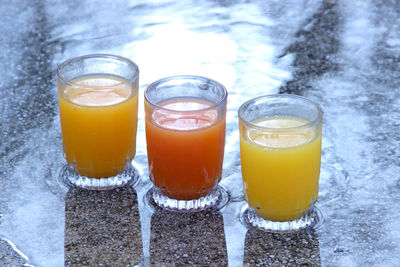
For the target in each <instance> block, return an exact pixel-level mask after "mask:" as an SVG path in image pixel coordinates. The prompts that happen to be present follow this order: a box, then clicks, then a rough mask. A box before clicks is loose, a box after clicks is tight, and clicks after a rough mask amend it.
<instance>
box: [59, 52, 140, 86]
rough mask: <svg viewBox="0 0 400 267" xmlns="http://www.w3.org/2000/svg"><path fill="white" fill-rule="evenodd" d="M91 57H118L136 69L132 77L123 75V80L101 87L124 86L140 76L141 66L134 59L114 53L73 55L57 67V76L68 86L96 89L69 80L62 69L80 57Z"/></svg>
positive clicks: (117, 58)
mask: <svg viewBox="0 0 400 267" xmlns="http://www.w3.org/2000/svg"><path fill="white" fill-rule="evenodd" d="M91 58H98V59H101V58H103V59H116V60H118V61H120V62H125V63H127V64H128V65H131V66H133V68H134V70H135V71H134V72H133V74H132V75H131V76H130V77H128V78H125V77H123V79H124V81H123V82H118V83H116V84H113V85H107V86H99V89H105V88H107V89H112V88H117V87H120V86H124V85H126V84H130V83H131V82H133V81H135V80H136V79H137V78H138V77H139V67H138V65H137V64H136V63H135V62H133V61H132V60H130V59H129V58H126V57H122V56H117V55H113V54H88V55H83V56H77V57H72V58H69V59H67V60H65V61H63V62H62V63H61V64H60V65H58V67H57V71H56V74H57V78H58V79H59V80H61V81H62V82H63V83H64V84H66V85H68V86H71V87H74V88H80V89H87V90H93V89H95V88H94V87H93V86H82V85H80V84H77V83H74V82H71V81H67V80H66V79H65V78H64V77H63V75H61V70H62V69H63V68H64V67H65V66H66V65H68V64H70V63H71V62H73V61H76V60H80V59H91ZM99 74H102V73H99ZM103 74H111V73H103Z"/></svg>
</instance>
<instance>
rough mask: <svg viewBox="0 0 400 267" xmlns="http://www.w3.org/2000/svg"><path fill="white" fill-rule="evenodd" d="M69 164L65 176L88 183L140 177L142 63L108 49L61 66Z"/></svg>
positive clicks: (99, 185) (104, 185)
mask: <svg viewBox="0 0 400 267" xmlns="http://www.w3.org/2000/svg"><path fill="white" fill-rule="evenodd" d="M57 81H58V100H59V107H60V123H61V132H62V139H63V149H64V157H65V159H66V161H67V164H66V165H65V166H64V167H63V169H62V170H61V173H60V179H61V180H62V181H63V182H65V183H67V184H69V185H73V186H77V187H81V188H87V189H112V188H115V187H119V186H123V185H125V184H128V183H133V182H135V181H137V180H138V177H137V175H136V170H135V168H134V167H133V166H132V160H133V157H134V156H135V153H136V129H137V112H138V83H139V69H138V67H137V65H136V64H135V63H133V62H132V61H131V60H129V59H127V58H123V57H120V56H114V55H107V54H93V55H85V56H80V57H76V58H72V59H68V60H66V61H65V62H64V63H62V64H61V65H60V66H59V67H58V69H57Z"/></svg>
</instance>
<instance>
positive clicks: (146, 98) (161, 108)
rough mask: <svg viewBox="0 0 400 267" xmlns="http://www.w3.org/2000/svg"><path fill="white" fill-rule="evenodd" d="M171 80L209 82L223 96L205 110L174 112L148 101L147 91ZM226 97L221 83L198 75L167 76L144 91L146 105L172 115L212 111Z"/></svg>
mask: <svg viewBox="0 0 400 267" xmlns="http://www.w3.org/2000/svg"><path fill="white" fill-rule="evenodd" d="M171 80H202V81H210V82H212V83H214V84H215V85H217V86H218V87H219V88H221V89H222V91H223V95H222V97H221V98H219V99H218V100H217V101H216V103H215V104H214V105H212V106H209V107H207V108H199V109H191V110H176V109H170V108H165V107H163V106H160V105H158V104H155V103H153V102H152V101H150V99H149V97H148V91H149V90H150V89H152V88H155V87H156V86H158V85H160V84H162V83H165V82H168V81H171ZM227 97H228V91H227V90H226V88H225V86H223V85H222V84H221V83H219V82H217V81H216V80H213V79H210V78H207V77H204V76H198V75H176V76H169V77H165V78H161V79H159V80H157V81H154V82H152V83H151V84H150V85H149V86H147V88H146V89H145V90H144V99H145V101H146V102H147V103H149V104H150V105H151V106H153V107H155V108H157V109H160V110H165V111H168V112H173V113H192V112H198V111H207V110H212V109H215V108H216V107H218V106H220V105H222V104H224V103H225V102H226V100H227ZM166 100H167V99H166Z"/></svg>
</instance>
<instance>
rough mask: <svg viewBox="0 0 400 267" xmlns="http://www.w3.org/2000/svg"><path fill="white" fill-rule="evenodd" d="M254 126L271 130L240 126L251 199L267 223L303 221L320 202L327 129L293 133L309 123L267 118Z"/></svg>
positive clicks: (246, 192) (245, 181)
mask: <svg viewBox="0 0 400 267" xmlns="http://www.w3.org/2000/svg"><path fill="white" fill-rule="evenodd" d="M252 123H253V124H255V125H257V126H260V127H267V128H268V130H264V129H259V128H257V129H256V128H251V127H245V126H244V125H243V124H242V122H240V127H241V129H240V130H241V131H240V132H241V136H240V151H241V162H242V175H243V187H244V195H245V198H246V200H247V201H248V203H249V205H250V206H252V207H253V208H254V209H255V210H256V212H257V214H258V215H259V216H261V217H263V218H264V219H268V220H271V221H292V220H294V219H296V218H300V217H301V216H302V214H303V212H305V211H306V210H308V208H309V207H310V204H311V203H313V202H315V201H316V200H317V197H318V181H319V172H320V165H321V126H320V125H319V126H313V127H308V128H293V127H299V126H302V125H304V124H306V123H308V121H306V120H304V119H300V118H294V117H272V118H263V119H258V120H255V121H252ZM285 128H286V130H285ZM288 128H291V129H288ZM275 129H276V130H275Z"/></svg>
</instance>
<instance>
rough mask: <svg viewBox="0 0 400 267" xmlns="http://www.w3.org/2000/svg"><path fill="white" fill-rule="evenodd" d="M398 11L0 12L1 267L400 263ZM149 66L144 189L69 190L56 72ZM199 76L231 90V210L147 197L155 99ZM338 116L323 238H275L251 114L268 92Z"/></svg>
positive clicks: (254, 5) (327, 137)
mask: <svg viewBox="0 0 400 267" xmlns="http://www.w3.org/2000/svg"><path fill="white" fill-rule="evenodd" d="M399 14H400V4H399V1H396V0H387V1H373V0H353V1H345V0H342V1H340V0H337V1H332V0H330V1H328V0H290V1H278V0H268V1H265V0H248V1H241V0H232V1H227V0H206V1H194V0H193V1H190V0H188V1H186V0H185V1H169V0H166V1H156V0H154V1H153V0H150V1H148V0H146V1H145V0H135V1H133V0H132V1H128V0H126V1H125V0H124V1H112V0H104V1H94V0H88V1H77V0H71V1H56V0H44V1H39V0H32V1H22V0H7V1H2V3H1V6H0V15H1V17H2V20H1V21H0V32H1V34H0V74H1V79H0V192H1V193H0V236H1V239H0V265H2V266H23V265H25V266H31V265H33V266H63V265H67V266H82V265H90V266H93V265H98V266H101V265H103V266H110V265H112V266H131V265H136V264H140V265H145V266H148V265H163V264H164V265H172V264H176V265H181V264H182V265H186V264H191V263H193V264H194V263H198V264H199V265H215V266H226V265H228V266H242V265H249V266H254V265H260V266H264V265H296V266H297V265H312V266H314V265H316V266H319V265H321V266H396V265H398V263H399V262H400V253H399V252H400V243H399V240H400V228H399V226H398V221H399V220H400V213H399V212H398V211H399V210H400V201H399V200H400V175H399V174H400V154H399V152H398V151H400V131H399V127H400V101H399V99H400V90H399V89H398V88H399V85H400V68H399V60H400V18H399ZM99 52H102V53H112V54H118V55H122V56H125V57H128V58H130V59H132V60H133V61H135V62H136V63H137V64H138V65H139V68H140V106H139V110H140V112H139V123H138V136H137V154H136V156H135V160H134V161H135V167H136V168H137V169H138V171H139V173H140V175H141V177H140V179H141V180H140V183H139V184H138V185H137V186H136V187H135V188H134V189H132V188H127V187H125V188H122V189H119V190H113V191H110V192H88V191H82V190H75V189H68V188H66V187H64V186H63V185H62V184H60V183H59V182H58V174H59V171H60V169H61V168H62V166H63V164H64V159H63V156H62V140H61V134H60V133H61V130H60V126H59V118H58V106H57V90H56V83H55V71H56V68H57V66H58V65H59V64H60V63H61V62H62V61H63V60H65V59H68V58H70V57H74V56H78V55H82V54H89V53H99ZM179 74H194V75H202V76H207V77H210V78H212V79H215V80H217V81H219V82H221V83H222V84H224V85H225V86H226V87H227V89H228V92H229V97H228V106H227V109H228V112H227V135H226V137H227V139H226V146H225V158H224V169H223V177H222V180H221V185H222V186H223V187H225V188H226V189H227V190H228V191H229V193H230V196H231V200H230V203H229V204H228V205H227V206H225V207H224V208H223V209H222V210H220V211H209V212H202V213H199V214H173V213H169V212H164V211H159V210H154V209H153V208H152V207H151V205H149V203H147V202H146V201H145V193H146V192H147V190H148V189H149V188H150V186H151V182H150V180H149V178H148V169H147V158H146V157H147V155H146V146H145V135H144V121H143V119H144V112H143V90H144V89H145V88H146V86H147V85H148V84H149V83H150V82H152V81H154V80H156V79H159V78H162V77H166V76H170V75H179ZM270 93H290V94H299V95H303V96H306V97H308V98H311V99H313V100H314V101H316V102H318V103H320V105H321V106H322V108H323V110H324V126H323V150H322V166H321V176H320V190H319V198H318V202H317V206H318V208H319V209H320V210H321V212H322V215H323V221H322V223H321V224H320V225H319V227H318V228H316V229H315V230H311V231H304V232H298V233H290V234H281V235H277V234H271V233H265V232H260V231H257V230H256V229H252V228H248V227H246V225H244V224H243V223H242V221H241V220H240V213H241V211H242V209H243V207H244V205H245V202H244V199H243V193H242V182H241V174H240V156H239V136H238V128H237V124H238V122H237V120H238V118H237V110H238V108H239V106H240V105H241V104H242V103H243V102H244V101H246V100H248V99H250V98H252V97H256V96H259V95H263V94H270Z"/></svg>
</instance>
